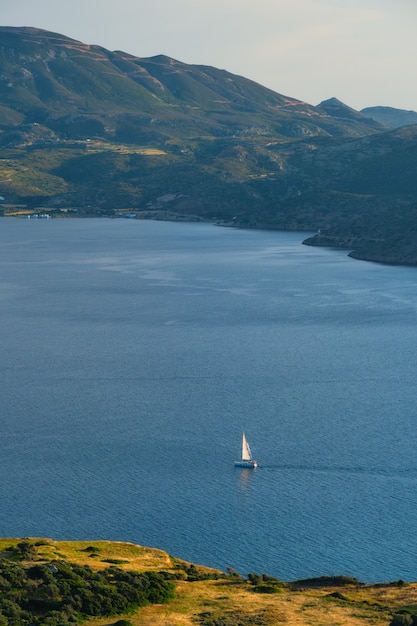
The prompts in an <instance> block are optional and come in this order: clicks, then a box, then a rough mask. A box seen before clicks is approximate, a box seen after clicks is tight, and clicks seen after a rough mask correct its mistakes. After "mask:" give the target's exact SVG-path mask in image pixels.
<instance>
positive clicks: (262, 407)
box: [0, 218, 417, 582]
mask: <svg viewBox="0 0 417 626" xmlns="http://www.w3.org/2000/svg"><path fill="white" fill-rule="evenodd" d="M307 235H308V233H285V232H273V231H260V230H253V231H251V230H239V229H232V228H222V227H219V226H215V225H213V224H202V223H171V222H159V221H142V220H134V219H129V220H128V219H107V218H100V219H93V218H92V219H80V218H78V219H77V218H76V219H50V220H43V219H37V220H36V219H31V220H29V219H18V218H4V219H1V220H0V337H1V341H0V401H1V408H0V442H1V444H0V446H1V447H0V502H1V507H0V536H3V537H50V538H53V539H56V540H60V539H66V540H72V539H73V540H91V541H92V540H98V539H108V540H116V541H128V542H133V543H136V544H140V545H146V546H151V547H155V548H161V549H163V550H166V551H167V552H168V553H170V554H171V555H173V556H176V557H179V558H182V559H185V560H188V561H191V562H193V563H197V564H203V565H207V566H210V567H215V568H218V569H221V570H222V571H226V570H227V569H228V568H232V569H233V570H234V571H236V572H238V573H240V574H242V575H247V574H248V573H250V572H254V573H258V574H261V573H267V574H269V575H271V576H275V577H277V578H280V579H282V580H296V579H299V578H308V577H315V576H328V575H345V576H354V577H356V578H358V579H359V580H361V581H364V582H378V581H395V580H399V579H402V580H406V581H411V580H413V581H415V580H417V393H416V380H417V269H415V268H407V267H390V266H384V265H379V264H374V263H368V262H363V261H357V260H353V259H351V258H349V257H348V256H347V251H340V250H331V249H324V248H316V247H308V246H303V245H302V241H303V239H304V238H305V237H306V236H307ZM242 432H245V433H246V435H247V438H248V440H249V443H250V445H251V448H252V451H253V454H254V457H255V458H256V460H257V461H258V463H259V467H258V468H257V469H255V470H248V469H241V468H236V467H234V461H235V460H237V459H238V458H239V454H240V442H241V437H242Z"/></svg>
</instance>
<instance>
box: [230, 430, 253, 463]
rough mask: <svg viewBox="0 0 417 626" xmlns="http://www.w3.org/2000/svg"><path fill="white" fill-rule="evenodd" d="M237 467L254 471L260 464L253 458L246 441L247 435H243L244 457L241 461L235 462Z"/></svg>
mask: <svg viewBox="0 0 417 626" xmlns="http://www.w3.org/2000/svg"><path fill="white" fill-rule="evenodd" d="M235 467H245V468H246V469H248V468H249V469H251V468H252V469H254V468H255V467H258V462H257V461H254V460H253V458H252V452H251V450H250V447H249V444H248V442H247V440H246V435H245V433H243V434H242V457H241V458H240V459H239V461H235Z"/></svg>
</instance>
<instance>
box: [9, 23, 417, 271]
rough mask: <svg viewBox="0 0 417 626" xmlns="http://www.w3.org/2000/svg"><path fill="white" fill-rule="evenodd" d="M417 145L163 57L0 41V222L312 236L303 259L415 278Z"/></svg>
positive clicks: (362, 118)
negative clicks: (196, 223)
mask: <svg viewBox="0 0 417 626" xmlns="http://www.w3.org/2000/svg"><path fill="white" fill-rule="evenodd" d="M416 115H417V114H416ZM416 129H417V127H416V126H404V127H401V128H395V129H392V128H390V127H389V126H386V125H383V124H381V123H380V122H378V121H375V120H374V119H372V118H371V117H370V116H368V115H365V114H364V113H363V112H359V111H355V110H354V109H352V108H351V107H348V106H347V105H345V104H344V103H342V102H340V101H339V100H337V98H331V99H329V100H327V101H323V102H322V103H320V105H318V106H313V105H311V104H308V103H305V102H302V101H300V100H296V99H293V98H291V97H289V96H285V95H282V94H279V93H277V92H274V91H272V90H271V89H268V88H266V87H263V86H262V85H260V84H259V83H256V82H254V81H251V80H249V79H247V78H245V77H242V76H238V75H235V74H231V73H229V72H227V71H226V70H220V69H217V68H214V67H211V66H203V65H190V64H185V63H182V62H181V61H178V60H176V59H173V58H171V57H169V56H167V55H163V54H160V55H156V56H154V57H150V58H142V57H137V56H134V55H130V54H129V53H127V52H120V51H109V50H106V49H105V48H102V47H100V46H97V45H89V44H84V43H82V42H79V41H77V40H74V39H71V38H68V37H65V36H64V35H60V34H57V33H50V32H49V31H44V30H41V29H36V28H32V27H22V28H18V27H0V147H1V149H2V152H3V157H4V158H3V159H2V161H1V162H0V196H1V197H2V198H3V199H4V200H3V204H2V205H1V206H0V209H1V210H2V212H3V214H4V215H7V214H19V210H17V209H16V205H24V206H23V208H22V207H21V211H23V214H24V211H29V212H31V211H32V212H35V211H38V209H39V208H41V209H42V210H46V211H49V213H50V214H52V215H62V214H65V215H68V214H73V213H74V212H76V213H77V214H78V215H107V216H115V215H123V214H125V213H129V214H130V215H135V216H136V217H159V218H163V219H167V218H170V219H203V220H214V221H216V222H219V223H222V224H227V225H235V226H239V227H242V228H259V227H262V228H276V229H283V230H300V231H303V230H304V231H310V232H311V231H313V232H316V231H317V232H319V231H320V235H316V236H315V237H313V238H309V239H308V240H307V241H306V243H308V244H311V245H332V246H339V247H343V248H346V249H347V250H350V251H351V252H350V253H351V255H352V256H355V257H358V258H364V259H369V260H374V261H379V262H386V263H405V264H411V265H415V264H417V235H416V236H414V233H415V232H416V218H415V213H416V208H417V188H416V184H415V183H414V180H415V168H416V166H417V151H416V149H415V145H416V143H417V142H416Z"/></svg>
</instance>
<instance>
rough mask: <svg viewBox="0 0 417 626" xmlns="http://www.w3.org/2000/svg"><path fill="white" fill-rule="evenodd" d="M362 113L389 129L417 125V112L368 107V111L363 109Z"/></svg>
mask: <svg viewBox="0 0 417 626" xmlns="http://www.w3.org/2000/svg"><path fill="white" fill-rule="evenodd" d="M361 113H362V115H365V116H366V117H370V118H371V119H373V120H375V121H376V122H378V123H379V124H383V125H384V126H386V127H388V128H401V126H413V125H414V124H417V113H416V111H405V110H404V109H394V108H393V107H383V106H379V107H367V108H366V109H362V110H361Z"/></svg>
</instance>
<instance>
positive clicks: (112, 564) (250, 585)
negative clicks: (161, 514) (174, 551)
mask: <svg viewBox="0 0 417 626" xmlns="http://www.w3.org/2000/svg"><path fill="white" fill-rule="evenodd" d="M0 590H1V593H0V624H1V625H2V626H43V625H44V626H71V625H73V624H86V626H110V625H113V624H117V625H118V626H193V625H194V626H195V625H198V624H200V625H201V626H276V625H278V624H287V625H289V626H305V625H308V626H415V624H416V623H417V585H416V583H406V582H404V581H397V582H394V583H380V584H366V583H362V582H360V581H358V580H356V579H354V578H348V577H346V576H333V577H326V576H323V577H321V578H314V579H306V580H298V581H293V582H283V581H280V580H278V579H276V578H273V577H271V576H268V575H267V574H261V573H249V574H245V575H244V576H242V575H241V574H239V573H237V572H234V571H233V570H231V569H229V570H228V571H227V572H225V573H224V572H220V571H217V570H213V569H210V568H207V567H204V566H200V565H194V564H192V563H189V562H187V561H184V560H182V559H179V558H176V557H173V556H170V555H168V554H167V553H166V552H163V551H162V550H156V549H152V548H145V547H143V546H138V545H134V544H131V543H121V542H110V541H53V540H52V539H33V538H30V539H29V538H25V539H0Z"/></svg>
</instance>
